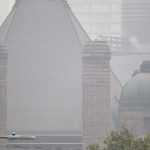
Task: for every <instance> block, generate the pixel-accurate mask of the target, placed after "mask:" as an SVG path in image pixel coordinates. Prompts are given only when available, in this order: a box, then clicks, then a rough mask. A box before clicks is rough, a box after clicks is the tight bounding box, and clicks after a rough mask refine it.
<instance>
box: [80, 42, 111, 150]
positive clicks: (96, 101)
mask: <svg viewBox="0 0 150 150" xmlns="http://www.w3.org/2000/svg"><path fill="white" fill-rule="evenodd" d="M82 56H83V57H82V60H83V149H86V146H87V145H88V144H92V143H102V142H103V140H104V138H105V137H106V136H107V135H108V133H109V132H110V65H109V61H110V58H111V53H110V50H109V47H108V45H107V44H106V42H104V41H94V42H88V43H87V44H86V45H85V46H84V48H83V55H82Z"/></svg>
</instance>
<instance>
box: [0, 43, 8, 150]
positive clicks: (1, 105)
mask: <svg viewBox="0 0 150 150" xmlns="http://www.w3.org/2000/svg"><path fill="white" fill-rule="evenodd" d="M6 65H7V52H6V50H5V48H4V47H3V46H2V45H1V43H0V136H5V135H6V134H7V117H6V115H7V110H6V91H7V79H6ZM0 150H6V139H2V138H0Z"/></svg>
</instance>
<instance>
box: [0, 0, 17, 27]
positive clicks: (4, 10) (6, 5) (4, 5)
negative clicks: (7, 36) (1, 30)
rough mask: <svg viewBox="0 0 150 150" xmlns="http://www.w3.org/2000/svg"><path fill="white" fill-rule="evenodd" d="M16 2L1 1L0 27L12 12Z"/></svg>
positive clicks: (11, 0)
mask: <svg viewBox="0 0 150 150" xmlns="http://www.w3.org/2000/svg"><path fill="white" fill-rule="evenodd" d="M14 1H15V0H0V25H1V24H2V22H3V21H4V20H5V18H6V17H7V15H8V13H9V12H10V10H11V8H12V6H13V4H14Z"/></svg>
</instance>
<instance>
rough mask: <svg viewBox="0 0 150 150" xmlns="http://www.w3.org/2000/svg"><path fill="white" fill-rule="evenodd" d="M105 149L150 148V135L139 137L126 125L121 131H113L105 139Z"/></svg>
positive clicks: (143, 149) (148, 149)
mask: <svg viewBox="0 0 150 150" xmlns="http://www.w3.org/2000/svg"><path fill="white" fill-rule="evenodd" d="M104 143H105V145H106V146H105V148H104V149H103V150H150V136H149V135H148V136H146V137H144V138H138V137H136V136H134V135H133V134H132V133H131V132H130V131H129V130H128V129H127V128H126V127H122V128H121V130H120V131H118V132H115V131H112V132H111V134H110V136H108V137H107V138H106V139H105V141H104Z"/></svg>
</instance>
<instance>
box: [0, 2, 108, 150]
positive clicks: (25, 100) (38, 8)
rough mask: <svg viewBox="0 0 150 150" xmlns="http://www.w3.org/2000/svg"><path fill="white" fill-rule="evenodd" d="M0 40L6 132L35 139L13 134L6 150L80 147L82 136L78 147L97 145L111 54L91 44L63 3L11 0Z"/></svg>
mask: <svg viewBox="0 0 150 150" xmlns="http://www.w3.org/2000/svg"><path fill="white" fill-rule="evenodd" d="M0 40H1V41H3V42H4V43H5V44H6V47H7V50H8V61H7V63H8V65H7V108H8V109H7V116H5V120H7V125H5V128H7V133H8V134H10V133H11V132H16V134H19V135H21V136H16V137H18V138H20V137H22V135H28V136H27V137H30V136H31V137H32V135H35V136H37V139H35V140H32V139H31V138H30V139H31V140H30V144H28V143H25V142H26V140H22V139H21V138H20V139H19V140H11V139H12V138H13V137H14V138H15V136H14V133H13V135H10V136H8V143H7V144H8V149H11V150H13V149H14V150H16V147H19V148H20V150H22V149H23V147H24V146H26V147H27V148H31V149H33V148H34V146H35V145H36V146H35V147H40V148H41V149H50V148H61V149H62V148H64V149H69V148H70V149H72V148H74V149H81V148H82V133H83V132H84V133H85V134H84V135H83V139H84V140H83V145H87V144H90V143H92V142H97V141H101V142H102V140H103V139H104V137H106V136H107V135H106V134H107V133H108V132H109V131H110V96H109V95H110V89H109V88H110V86H109V84H110V81H109V78H110V77H109V72H110V68H109V67H110V66H109V60H110V51H109V47H108V46H107V44H106V43H105V42H99V41H97V42H92V41H91V40H90V38H89V37H88V35H87V34H86V32H85V31H84V30H83V28H82V27H81V26H80V24H79V22H78V21H77V19H76V18H75V16H74V14H73V13H72V11H71V10H70V8H69V6H68V4H67V2H66V1H64V0H16V3H15V5H14V7H13V9H12V12H11V13H10V14H9V16H8V17H7V19H6V20H5V22H4V23H3V25H2V26H1V28H0ZM88 43H90V44H88ZM83 47H84V48H83ZM82 50H83V51H82ZM97 53H98V54H99V56H98V57H97ZM0 58H1V57H0ZM0 73H1V72H0ZM91 73H92V75H91ZM95 73H97V74H95ZM2 75H5V74H2ZM5 77H6V75H5ZM84 81H85V82H86V84H84V83H85V82H84ZM101 81H102V82H101ZM3 87H5V86H3ZM89 91H90V93H89ZM99 93H101V94H99ZM95 95H96V97H95ZM5 98H6V96H5ZM83 99H84V101H83ZM91 100H92V101H93V102H98V103H99V105H97V104H96V103H93V105H92V106H91V105H89V102H90V101H91ZM5 102H6V101H5ZM83 103H84V104H85V105H84V104H83ZM0 104H1V103H0ZM82 106H84V109H83V107H82ZM99 106H100V107H99ZM5 110H6V109H5ZM95 110H97V111H95ZM83 114H85V115H83ZM87 114H91V116H89V115H87ZM95 115H96V117H94V118H93V116H95ZM0 119H1V116H0ZM97 120H98V121H97ZM83 123H84V124H85V126H83ZM93 125H94V127H93ZM97 130H98V131H97ZM101 133H103V134H101ZM12 136H13V137H12ZM23 137H24V136H23ZM84 137H86V138H84ZM93 137H94V139H93ZM6 138H7V136H6ZM0 140H1V138H0ZM43 143H44V144H43ZM68 147H69V148H68Z"/></svg>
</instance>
